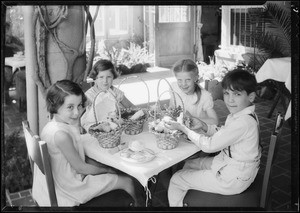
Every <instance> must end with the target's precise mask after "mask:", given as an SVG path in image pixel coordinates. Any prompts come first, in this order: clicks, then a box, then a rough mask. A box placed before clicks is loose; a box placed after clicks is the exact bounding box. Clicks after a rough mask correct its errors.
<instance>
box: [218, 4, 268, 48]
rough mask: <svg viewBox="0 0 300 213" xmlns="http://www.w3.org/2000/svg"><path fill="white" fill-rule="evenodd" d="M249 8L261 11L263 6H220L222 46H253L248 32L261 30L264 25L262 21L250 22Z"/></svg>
mask: <svg viewBox="0 0 300 213" xmlns="http://www.w3.org/2000/svg"><path fill="white" fill-rule="evenodd" d="M251 10H258V11H260V10H261V11H262V10H263V6H262V5H250V6H245V5H237V6H222V30H221V31H222V37H221V46H222V47H225V48H226V47H231V46H244V47H245V48H246V49H249V50H250V49H253V48H254V47H255V42H254V39H253V38H250V35H249V34H250V33H254V32H256V33H259V32H263V31H264V27H265V26H264V23H263V22H262V21H259V22H254V23H251V22H250V17H249V12H251Z"/></svg>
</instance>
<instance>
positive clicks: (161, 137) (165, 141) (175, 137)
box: [149, 81, 184, 150]
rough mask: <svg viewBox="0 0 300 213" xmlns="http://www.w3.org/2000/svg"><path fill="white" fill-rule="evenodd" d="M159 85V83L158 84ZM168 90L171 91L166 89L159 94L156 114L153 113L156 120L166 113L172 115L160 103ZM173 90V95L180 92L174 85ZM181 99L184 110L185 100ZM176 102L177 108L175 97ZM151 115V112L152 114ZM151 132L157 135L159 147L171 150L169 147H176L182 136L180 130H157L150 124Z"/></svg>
mask: <svg viewBox="0 0 300 213" xmlns="http://www.w3.org/2000/svg"><path fill="white" fill-rule="evenodd" d="M159 82H160V81H159ZM158 85H159V84H158ZM166 92H169V91H164V92H163V93H161V94H160V95H159V96H158V100H157V102H156V108H155V110H154V114H153V115H152V116H153V119H154V121H156V120H157V119H159V120H160V119H162V117H163V116H165V115H169V116H170V114H169V113H170V111H168V110H166V109H161V108H160V103H159V100H160V97H161V96H162V95H163V94H164V93H166ZM171 92H172V93H173V95H175V94H176V95H178V96H179V94H178V93H176V92H175V91H173V89H172V87H171ZM179 99H180V100H181V102H182V106H183V107H182V111H183V112H184V104H183V101H182V99H181V97H180V96H179ZM174 102H175V108H177V107H176V101H175V98H174ZM150 115H151V114H150ZM149 132H151V133H153V134H154V135H155V137H156V142H157V146H158V148H160V149H165V150H169V149H174V148H176V147H177V145H178V142H179V137H180V134H181V132H180V131H178V130H175V131H169V132H158V131H156V130H155V128H154V127H153V126H151V125H150V126H149Z"/></svg>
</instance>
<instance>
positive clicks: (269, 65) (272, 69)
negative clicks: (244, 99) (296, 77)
mask: <svg viewBox="0 0 300 213" xmlns="http://www.w3.org/2000/svg"><path fill="white" fill-rule="evenodd" d="M268 79H272V80H275V81H280V82H284V83H285V86H286V88H287V89H288V90H289V91H290V92H291V57H285V58H272V59H268V60H267V61H266V62H265V63H264V64H263V65H262V67H261V68H260V69H259V70H258V72H257V73H256V80H257V82H258V83H260V82H263V81H265V80H268ZM290 117H291V101H290V103H289V106H288V109H287V111H286V114H285V120H287V119H288V118H290Z"/></svg>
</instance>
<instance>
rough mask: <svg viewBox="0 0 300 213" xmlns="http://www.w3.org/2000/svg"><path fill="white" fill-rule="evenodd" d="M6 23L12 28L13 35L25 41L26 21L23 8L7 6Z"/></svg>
mask: <svg viewBox="0 0 300 213" xmlns="http://www.w3.org/2000/svg"><path fill="white" fill-rule="evenodd" d="M6 21H7V22H9V23H10V24H11V26H12V28H11V30H12V34H13V36H16V37H18V38H20V39H21V40H22V41H24V19H23V12H22V7H21V6H7V8H6Z"/></svg>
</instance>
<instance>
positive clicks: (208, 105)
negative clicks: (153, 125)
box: [170, 59, 219, 125]
mask: <svg viewBox="0 0 300 213" xmlns="http://www.w3.org/2000/svg"><path fill="white" fill-rule="evenodd" d="M173 73H174V75H175V77H176V79H177V82H174V83H172V84H171V86H172V89H173V90H174V91H175V92H176V93H177V94H179V96H180V97H181V99H182V101H183V103H184V108H185V110H186V115H187V116H193V117H196V118H200V119H201V120H202V121H204V122H206V123H207V124H216V125H217V124H218V122H219V121H218V117H217V114H216V112H215V110H214V109H213V107H214V102H213V99H212V96H211V94H210V93H209V92H208V91H206V90H205V89H203V88H201V86H200V85H199V80H198V79H199V71H198V66H197V65H196V63H195V62H193V61H192V60H190V59H184V60H180V61H178V62H176V63H175V64H174V66H173ZM176 93H175V94H174V95H171V99H170V107H174V96H175V100H176V106H178V105H180V106H181V107H182V102H181V100H180V98H179V97H178V95H177V94H176Z"/></svg>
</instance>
